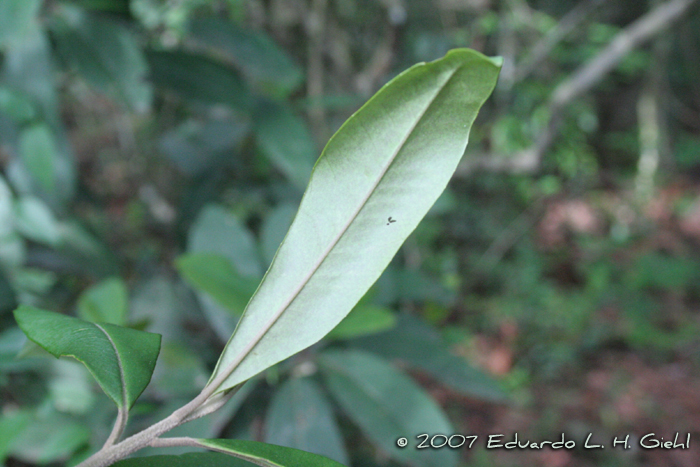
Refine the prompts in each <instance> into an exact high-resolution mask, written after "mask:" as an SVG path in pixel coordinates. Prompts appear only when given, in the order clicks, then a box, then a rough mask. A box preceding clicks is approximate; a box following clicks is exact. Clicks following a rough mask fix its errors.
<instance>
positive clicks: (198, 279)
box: [175, 253, 258, 315]
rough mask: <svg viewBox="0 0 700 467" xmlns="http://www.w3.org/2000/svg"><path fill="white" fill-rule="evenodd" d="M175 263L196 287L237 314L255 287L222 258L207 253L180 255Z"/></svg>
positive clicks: (255, 285)
mask: <svg viewBox="0 0 700 467" xmlns="http://www.w3.org/2000/svg"><path fill="white" fill-rule="evenodd" d="M175 266H176V267H177V270H178V271H179V272H180V274H181V275H182V277H183V278H184V279H185V280H186V281H187V282H188V283H189V284H190V285H191V286H192V287H194V288H195V289H196V290H199V291H201V292H205V293H208V294H209V295H211V297H212V298H214V299H215V300H216V301H217V302H218V303H219V304H220V305H222V306H224V307H226V308H227V309H229V310H231V311H233V312H234V313H236V314H238V315H240V314H241V313H243V310H244V309H245V306H246V304H247V303H248V300H250V297H251V296H252V295H253V293H254V292H255V289H256V287H257V286H258V281H257V279H250V278H246V277H241V275H240V274H238V273H237V272H236V271H235V270H234V269H233V266H231V262H230V261H228V260H227V259H226V258H223V257H221V256H218V255H213V254H208V253H199V254H196V253H191V254H187V255H182V256H180V257H179V258H178V259H177V260H176V261H175Z"/></svg>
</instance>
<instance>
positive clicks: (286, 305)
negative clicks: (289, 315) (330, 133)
mask: <svg viewBox="0 0 700 467" xmlns="http://www.w3.org/2000/svg"><path fill="white" fill-rule="evenodd" d="M460 68H462V66H458V67H456V68H455V69H454V70H453V71H452V72H451V73H450V75H449V76H448V77H447V79H446V80H445V82H444V83H443V84H442V85H441V86H440V87H439V88H438V89H437V91H436V92H435V95H434V96H433V97H432V98H431V99H430V101H429V102H428V104H427V105H426V106H425V108H424V109H423V110H422V111H421V113H420V115H419V116H418V118H417V119H416V121H415V123H414V124H413V125H412V126H411V128H410V129H409V130H408V131H407V132H406V136H404V138H403V140H402V141H401V142H400V143H399V146H398V148H397V149H396V150H395V151H394V154H392V156H391V157H390V158H389V162H388V163H387V164H386V166H385V167H384V169H383V170H382V172H381V174H380V175H379V177H377V181H376V182H375V183H374V185H373V186H372V188H371V189H370V190H368V192H367V195H366V196H365V197H364V199H363V200H362V202H361V203H360V205H359V207H358V208H357V210H356V211H355V212H354V213H353V215H352V216H351V217H350V220H349V221H348V222H347V223H346V225H345V226H344V227H343V228H342V230H341V231H340V232H339V234H338V235H337V236H336V238H335V239H334V240H333V241H332V242H331V244H330V245H329V246H328V248H327V249H326V251H324V252H323V254H322V255H321V259H320V260H319V261H318V262H317V263H316V264H315V265H314V267H313V268H312V269H311V271H310V272H309V273H308V274H307V275H306V277H305V278H304V279H303V280H302V281H301V283H300V284H299V286H298V287H297V289H296V290H295V291H294V293H293V294H292V295H291V296H290V298H289V299H287V301H286V302H285V303H284V304H283V305H282V306H281V307H280V309H279V310H278V311H277V312H275V314H274V315H273V316H272V318H271V319H270V321H269V322H268V323H267V324H266V325H265V326H264V327H263V328H262V330H261V331H260V332H259V333H258V334H257V335H256V336H255V337H254V338H253V339H252V340H251V341H250V342H249V344H248V345H247V346H246V347H244V348H243V350H242V351H241V353H240V354H239V356H238V357H237V358H236V359H234V360H233V361H232V362H231V363H230V364H229V366H228V368H226V370H225V371H224V372H223V374H222V376H221V377H220V379H221V381H220V382H219V386H221V384H223V383H224V382H225V381H226V379H228V377H229V376H231V375H232V374H233V372H234V371H235V370H236V368H238V366H239V365H240V364H241V363H242V362H243V360H245V358H246V357H247V356H248V355H249V354H250V352H252V351H253V349H254V348H255V347H256V346H257V345H258V344H259V343H260V341H261V340H262V338H263V337H264V336H265V334H266V333H267V332H268V331H269V330H270V329H271V328H272V326H274V325H275V323H276V322H277V320H279V318H280V317H281V316H282V314H284V312H285V311H286V310H287V309H288V308H289V306H290V305H291V304H292V303H293V302H294V300H296V299H297V297H298V296H299V294H300V293H301V291H302V290H303V289H304V287H305V286H306V284H308V283H309V281H310V280H311V279H312V278H313V276H314V275H315V274H316V272H317V271H318V270H319V268H320V267H321V265H322V264H323V263H324V262H325V261H326V259H327V258H328V255H329V254H330V252H331V251H332V250H333V249H334V248H335V247H336V245H337V244H338V242H339V241H340V239H341V238H343V236H344V235H345V233H346V232H347V230H348V228H350V226H351V225H352V223H353V222H354V221H355V219H357V216H358V215H359V214H360V213H361V212H362V210H363V209H364V207H365V205H366V204H367V201H369V199H370V198H371V197H372V194H373V193H374V192H375V191H376V189H377V187H378V186H379V184H380V183H381V182H382V180H383V179H384V176H385V175H386V174H387V172H388V171H389V169H390V168H391V166H392V165H393V164H394V162H395V161H396V157H397V156H398V155H399V153H400V152H401V150H402V149H403V148H404V146H405V145H406V142H407V141H408V139H409V138H410V137H411V135H412V134H413V132H414V130H415V129H416V127H417V126H418V124H419V123H420V122H421V121H422V120H423V117H424V116H425V114H426V112H427V111H428V110H429V109H430V107H431V106H432V105H433V103H434V102H435V99H436V98H437V97H438V96H439V95H440V93H441V92H442V91H443V90H444V89H445V87H446V86H447V85H448V84H449V82H450V81H451V80H452V78H453V77H454V76H455V74H456V73H457V71H458V70H459V69H460ZM370 101H371V100H370ZM368 103H369V102H368ZM365 105H367V104H365ZM343 126H345V125H343ZM329 143H330V142H329ZM321 157H323V154H322V155H321ZM263 280H264V278H263ZM251 303H252V299H251ZM244 316H245V311H244ZM242 319H243V317H241V320H242ZM234 334H235V331H234ZM232 340H233V337H232ZM223 375H225V376H223ZM217 390H218V387H217Z"/></svg>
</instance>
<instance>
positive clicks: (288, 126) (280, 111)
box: [255, 102, 316, 188]
mask: <svg viewBox="0 0 700 467" xmlns="http://www.w3.org/2000/svg"><path fill="white" fill-rule="evenodd" d="M255 141H256V142H257V144H258V147H259V148H260V149H261V151H262V152H263V153H264V154H265V156H266V157H267V158H268V159H270V161H271V162H272V163H273V164H274V165H275V167H277V168H278V169H279V170H280V171H281V172H282V173H284V174H285V175H286V176H287V178H288V179H289V180H290V181H291V182H292V183H294V184H295V185H296V186H297V187H299V188H304V187H305V186H306V184H307V183H308V181H309V176H310V175H311V170H312V169H313V166H314V159H315V157H316V147H315V144H314V140H313V138H312V137H311V133H310V132H309V129H308V128H307V126H306V123H305V122H304V120H302V119H301V118H300V117H298V116H297V115H295V114H294V112H292V110H291V109H289V108H288V107H286V106H283V105H281V104H277V103H274V102H263V103H261V104H260V105H258V107H257V108H256V109H255Z"/></svg>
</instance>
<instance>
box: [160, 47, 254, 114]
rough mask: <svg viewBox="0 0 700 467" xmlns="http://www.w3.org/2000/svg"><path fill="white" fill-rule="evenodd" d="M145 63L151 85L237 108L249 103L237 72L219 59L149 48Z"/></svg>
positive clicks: (242, 107)
mask: <svg viewBox="0 0 700 467" xmlns="http://www.w3.org/2000/svg"><path fill="white" fill-rule="evenodd" d="M148 62H149V63H150V67H151V81H152V82H153V84H154V85H156V86H160V87H164V88H167V89H170V90H171V91H174V92H176V93H177V94H179V95H180V96H181V97H183V98H184V99H188V100H192V101H194V102H199V103H202V104H224V105H228V106H230V107H231V108H233V109H240V110H245V109H247V108H248V106H249V102H248V97H247V96H249V92H248V91H247V89H246V88H245V85H244V84H243V82H242V81H241V78H240V77H239V76H238V73H237V72H236V71H235V70H234V69H232V68H230V67H228V66H226V65H224V64H223V63H221V62H218V61H215V60H213V59H211V58H208V57H206V56H204V55H196V54H192V53H189V52H180V51H174V52H166V51H151V52H149V53H148Z"/></svg>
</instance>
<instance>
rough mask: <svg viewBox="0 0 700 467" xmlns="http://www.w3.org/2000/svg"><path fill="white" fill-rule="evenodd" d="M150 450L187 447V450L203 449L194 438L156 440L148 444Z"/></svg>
mask: <svg viewBox="0 0 700 467" xmlns="http://www.w3.org/2000/svg"><path fill="white" fill-rule="evenodd" d="M149 446H151V447H152V448H173V447H182V446H184V447H189V448H201V447H203V446H202V445H201V444H200V443H199V442H198V441H197V440H196V439H194V438H186V437H182V438H156V439H154V440H153V441H151V443H150V444H149Z"/></svg>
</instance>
